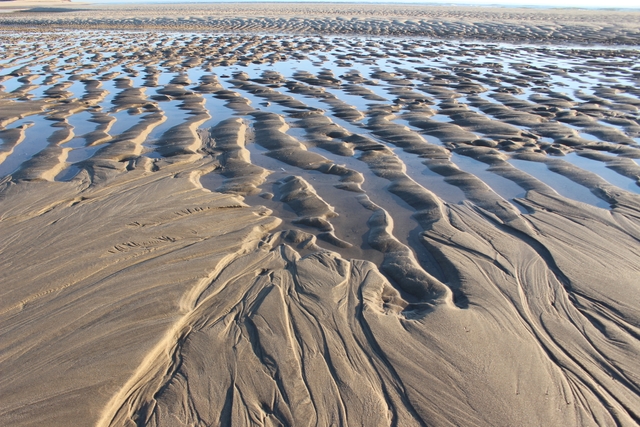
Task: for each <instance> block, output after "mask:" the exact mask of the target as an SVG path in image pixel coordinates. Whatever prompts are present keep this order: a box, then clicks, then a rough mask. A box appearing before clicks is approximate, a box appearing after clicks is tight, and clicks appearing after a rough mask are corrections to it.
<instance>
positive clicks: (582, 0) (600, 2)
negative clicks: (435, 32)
mask: <svg viewBox="0 0 640 427" xmlns="http://www.w3.org/2000/svg"><path fill="white" fill-rule="evenodd" d="M83 1H88V2H90V3H194V2H198V3H207V2H220V1H230V0H134V1H131V0H83ZM244 1H256V0H235V1H233V2H234V3H235V2H244ZM270 1H278V0H270ZM285 1H287V0H285ZM288 1H291V0H288ZM298 1H300V0H298ZM303 1H316V2H319V3H321V2H322V0H303ZM359 1H360V2H362V3H387V4H394V3H397V4H403V3H404V4H407V3H412V4H413V3H430V4H434V3H439V4H464V5H482V6H486V5H501V6H539V7H549V6H552V7H579V8H605V9H610V8H625V9H640V0H396V1H394V0H331V1H330V2H331V3H356V2H359Z"/></svg>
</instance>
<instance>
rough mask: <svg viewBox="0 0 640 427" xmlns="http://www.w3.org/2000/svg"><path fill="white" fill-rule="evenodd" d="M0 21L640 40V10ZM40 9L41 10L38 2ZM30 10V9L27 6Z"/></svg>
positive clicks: (138, 9) (257, 7)
mask: <svg viewBox="0 0 640 427" xmlns="http://www.w3.org/2000/svg"><path fill="white" fill-rule="evenodd" d="M3 3H5V4H6V6H3V5H2V4H0V7H5V8H17V7H18V6H19V5H22V6H20V8H21V9H23V10H22V11H20V12H16V13H11V14H0V26H2V27H7V28H15V27H18V28H22V29H26V28H31V29H36V30H38V31H41V30H46V29H57V28H77V29H92V28H93V29H95V28H102V29H116V30H122V29H129V30H141V29H161V30H178V31H192V30H195V31H215V32H245V33H255V32H261V33H262V32H265V33H289V34H290V33H295V34H328V35H331V34H362V35H390V36H421V37H430V38H446V39H470V40H498V41H520V42H536V43H540V42H544V43H554V44H557V43H576V44H594V43H597V44H627V45H638V44H640V12H638V11H637V10H625V11H612V10H579V9H556V10H554V9H549V10H544V9H535V8H532V9H525V8H523V9H507V8H488V7H459V6H455V7H452V6H419V5H376V4H339V3H333V4H331V3H329V4H327V3H233V2H231V3H209V4H202V3H201V4H198V3H192V4H188V3H187V4H180V5H176V4H124V3H123V4H118V5H91V4H82V3H78V4H66V5H65V4H62V2H59V3H58V4H56V2H54V1H51V2H49V3H47V2H44V3H41V4H38V3H29V2H22V1H8V2H3ZM34 6H36V7H34ZM25 8H26V9H25Z"/></svg>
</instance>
